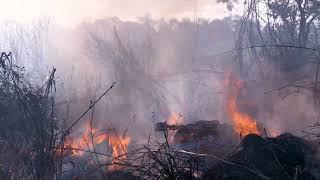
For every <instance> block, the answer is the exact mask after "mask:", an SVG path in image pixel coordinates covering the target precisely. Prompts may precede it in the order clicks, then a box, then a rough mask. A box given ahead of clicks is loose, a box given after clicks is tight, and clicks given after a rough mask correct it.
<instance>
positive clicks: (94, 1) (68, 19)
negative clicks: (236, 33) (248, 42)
mask: <svg viewBox="0 0 320 180" xmlns="http://www.w3.org/2000/svg"><path fill="white" fill-rule="evenodd" d="M0 2H1V6H2V7H3V8H2V9H1V11H0V21H2V22H5V21H18V22H23V23H26V22H30V21H33V20H34V19H39V18H43V17H47V18H49V19H50V20H53V22H55V23H57V24H59V25H62V26H65V27H74V26H75V25H77V24H79V23H81V22H83V21H94V20H96V19H100V18H105V17H115V16H116V17H118V18H120V19H122V20H136V19H137V18H138V17H143V16H146V15H148V16H151V17H152V18H154V19H159V18H165V19H167V18H177V19H182V18H194V17H195V15H196V16H197V17H201V18H205V19H216V18H222V17H226V16H229V15H232V14H234V13H236V12H239V10H234V11H232V12H231V11H228V10H227V8H225V4H222V3H217V2H216V1H212V0H174V1H173V0H163V1H158V0H28V1H25V0H0Z"/></svg>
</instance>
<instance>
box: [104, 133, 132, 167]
mask: <svg viewBox="0 0 320 180" xmlns="http://www.w3.org/2000/svg"><path fill="white" fill-rule="evenodd" d="M108 141H109V145H110V146H111V147H112V157H113V160H112V166H110V167H109V171H113V170H121V169H122V166H121V165H119V164H122V163H123V161H124V160H126V158H127V155H126V153H127V151H128V145H129V143H130V141H131V139H130V138H129V137H126V136H116V135H112V136H111V135H109V139H108Z"/></svg>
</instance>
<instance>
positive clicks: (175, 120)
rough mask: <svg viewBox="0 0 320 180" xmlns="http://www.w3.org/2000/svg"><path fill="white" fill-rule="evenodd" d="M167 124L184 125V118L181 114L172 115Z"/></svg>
mask: <svg viewBox="0 0 320 180" xmlns="http://www.w3.org/2000/svg"><path fill="white" fill-rule="evenodd" d="M166 122H167V124H168V125H181V124H182V123H183V117H182V116H181V114H176V113H171V115H170V117H169V118H168V119H167V121H166Z"/></svg>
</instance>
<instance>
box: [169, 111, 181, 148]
mask: <svg viewBox="0 0 320 180" xmlns="http://www.w3.org/2000/svg"><path fill="white" fill-rule="evenodd" d="M183 121H184V119H183V117H182V115H181V114H176V113H171V115H170V116H169V118H168V119H167V120H166V123H167V124H168V125H181V124H182V123H183ZM177 131H178V130H169V131H168V141H169V143H173V142H174V135H175V134H176V133H177Z"/></svg>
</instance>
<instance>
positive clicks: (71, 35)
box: [2, 4, 316, 139]
mask: <svg viewBox="0 0 320 180" xmlns="http://www.w3.org/2000/svg"><path fill="white" fill-rule="evenodd" d="M185 5H186V6H188V4H185ZM237 22H238V19H237V18H224V19H222V20H212V21H206V20H202V19H199V20H198V21H196V22H194V21H191V20H181V21H179V20H176V19H172V20H168V21H166V20H154V19H151V18H148V17H146V18H142V19H140V21H138V22H137V21H123V20H120V19H118V18H106V19H100V20H97V21H94V22H92V23H83V24H81V25H79V26H77V27H76V28H72V29H70V28H62V27H60V26H57V25H55V24H50V23H36V24H35V25H32V26H31V25H30V26H24V25H19V24H15V25H12V24H11V25H10V26H8V27H7V29H5V28H4V30H2V32H4V33H3V35H2V38H3V39H4V42H7V44H3V49H5V50H14V53H16V54H18V56H17V58H18V59H19V61H20V64H21V65H23V66H25V67H26V68H27V70H28V72H30V74H31V77H36V76H37V78H33V80H34V81H36V82H37V83H39V84H41V83H43V82H44V80H45V78H43V77H45V74H47V72H48V71H49V70H50V69H51V68H52V67H53V66H54V67H56V68H57V77H58V79H57V93H56V101H57V104H58V106H57V108H58V109H59V116H61V118H66V117H68V119H67V121H68V122H69V123H71V122H73V121H74V120H75V119H76V118H77V117H78V116H79V114H81V112H83V110H84V109H86V108H87V107H88V106H89V105H90V101H93V100H95V99H96V98H97V97H98V96H99V95H100V94H101V93H102V92H103V91H104V90H106V89H107V88H108V87H109V86H110V85H111V84H112V82H114V81H117V84H116V86H115V88H114V89H113V90H112V91H111V92H110V94H108V95H107V96H106V97H104V98H103V100H102V101H101V102H100V103H99V104H98V105H97V106H96V107H95V109H94V126H96V127H98V128H99V129H102V130H105V131H107V130H108V129H110V128H116V129H117V131H119V133H122V132H128V133H129V134H130V136H133V137H136V138H135V139H146V138H141V137H148V136H149V135H150V134H152V133H153V124H154V123H155V122H160V121H165V120H166V119H167V118H169V116H170V115H171V114H172V113H176V114H179V113H181V114H182V116H183V119H184V120H185V123H188V122H193V121H198V120H214V119H215V120H219V121H221V122H227V123H230V122H231V121H230V119H229V116H228V115H227V112H226V103H225V93H226V92H227V89H224V87H223V86H222V85H221V84H222V82H223V80H224V78H225V76H224V75H225V72H234V73H235V74H237V68H236V65H237V64H235V63H234V61H233V59H234V57H233V54H222V55H217V54H219V53H220V52H224V51H227V50H230V49H234V44H235V43H234V36H235V31H234V29H235V25H236V24H237ZM44 30H45V31H44ZM9 32H10V33H9ZM12 32H17V35H16V37H24V38H23V39H19V41H17V39H18V38H14V37H11V38H10V37H9V36H8V35H9V34H11V33H12ZM35 42H36V43H35ZM261 69H263V71H256V72H254V73H252V74H251V76H250V77H249V78H248V79H243V80H244V81H245V82H246V83H245V84H246V85H245V87H244V88H243V90H242V92H241V96H239V97H238V98H239V100H238V101H239V102H240V103H241V104H239V106H240V108H242V111H243V112H246V113H248V114H249V115H251V116H253V117H254V119H256V120H257V121H258V123H259V124H262V126H263V127H265V128H267V129H268V130H270V131H271V130H273V131H277V132H278V131H279V132H284V131H291V132H294V133H296V132H297V129H301V128H302V127H304V126H307V125H309V124H311V123H312V122H313V121H314V120H315V119H316V110H315V108H314V105H313V103H312V100H311V99H312V96H310V95H307V94H293V95H291V96H288V97H286V98H284V99H283V100H282V99H281V98H280V97H281V93H280V92H278V91H276V92H274V93H272V94H265V92H266V91H268V90H270V89H273V88H276V87H279V86H280V85H282V84H284V83H286V82H288V78H287V74H286V73H284V72H283V71H282V70H280V69H279V68H277V65H276V64H272V63H269V64H265V65H263V66H262V67H261ZM307 71H310V68H309V69H308V68H305V69H304V70H302V72H301V73H305V72H307ZM239 77H240V75H239ZM41 79H42V80H41ZM290 79H292V77H291V78H290ZM282 93H284V94H286V92H283V91H282ZM297 107H301V109H298V110H296V108H297ZM90 118H91V116H90V115H88V116H86V117H85V118H84V119H83V121H82V122H83V124H79V125H78V126H77V129H78V130H79V131H80V132H81V131H82V127H84V126H83V125H84V124H85V122H87V121H88V120H89V119H90Z"/></svg>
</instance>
